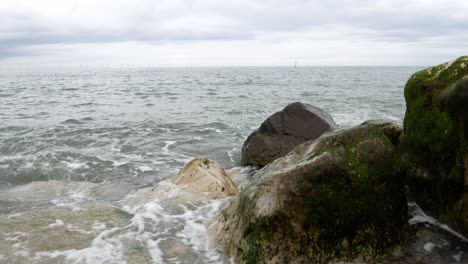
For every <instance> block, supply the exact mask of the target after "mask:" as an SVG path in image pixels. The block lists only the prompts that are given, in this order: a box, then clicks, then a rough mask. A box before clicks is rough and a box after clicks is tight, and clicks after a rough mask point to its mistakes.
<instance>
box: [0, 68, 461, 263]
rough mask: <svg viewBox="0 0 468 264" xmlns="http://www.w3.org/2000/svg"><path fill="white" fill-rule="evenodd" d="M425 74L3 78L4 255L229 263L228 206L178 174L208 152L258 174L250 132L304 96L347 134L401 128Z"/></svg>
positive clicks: (247, 71) (42, 259)
mask: <svg viewBox="0 0 468 264" xmlns="http://www.w3.org/2000/svg"><path fill="white" fill-rule="evenodd" d="M416 70H417V68H398V67H395V68H392V67H389V68H372V67H367V68H366V67H357V68H333V67H326V68H320V67H311V68H306V67H304V68H298V69H295V70H294V69H290V68H274V67H271V68H219V69H216V68H212V69H202V68H201V69H138V70H136V69H135V70H125V71H124V70H121V69H114V70H110V69H109V70H108V69H101V70H90V69H87V70H74V71H67V70H60V71H58V72H48V71H40V72H34V71H30V72H7V73H4V72H0V77H1V78H0V87H2V92H1V93H2V95H3V96H1V95H0V105H1V106H2V115H0V204H1V205H2V207H1V208H0V260H2V261H3V260H4V259H6V260H8V261H9V262H18V263H31V262H32V263H105V262H107V263H190V264H194V263H229V262H231V261H232V260H231V259H229V258H227V257H226V256H223V255H221V254H220V253H219V252H216V251H213V250H210V249H209V248H208V247H207V245H208V241H207V237H206V233H205V229H204V220H206V219H207V218H209V217H210V216H211V215H213V214H214V213H215V212H216V211H217V210H218V209H219V208H220V207H221V206H223V204H225V203H226V202H227V200H228V199H221V200H213V201H211V200H206V199H205V200H204V199H201V198H200V197H194V196H193V195H191V194H190V195H189V194H184V193H183V192H182V191H181V190H179V189H178V188H177V187H175V186H174V184H173V183H171V181H170V180H169V179H171V177H174V176H175V175H176V174H177V172H178V171H179V170H180V169H181V168H182V167H183V166H184V165H185V164H186V163H187V162H189V161H190V160H191V159H192V158H194V157H199V156H205V157H207V158H209V159H212V160H215V161H217V162H219V163H220V164H222V165H223V166H224V167H225V168H227V169H229V171H230V172H231V173H233V180H234V181H235V183H236V184H237V185H238V186H239V187H240V188H242V187H243V186H244V185H245V183H246V179H247V178H249V176H250V175H252V174H253V173H254V172H255V170H254V169H253V168H250V167H239V164H240V160H241V157H240V156H241V147H242V143H243V142H244V140H245V138H246V137H247V136H248V135H249V134H250V133H251V132H252V131H253V130H255V129H257V128H258V126H259V125H260V124H261V123H262V122H263V120H265V119H266V118H267V117H268V116H269V115H271V114H272V113H274V112H276V111H279V110H281V109H282V108H283V107H284V106H286V105H287V104H288V103H291V102H295V101H302V102H306V103H310V104H313V105H316V106H318V107H321V108H323V109H324V110H325V111H327V112H328V113H330V114H331V116H332V117H333V118H334V119H335V121H336V122H337V123H338V125H339V126H340V127H346V126H350V125H356V124H359V123H361V122H362V121H364V120H366V119H370V118H379V119H382V118H387V119H388V118H389V119H392V120H396V121H398V122H401V120H402V118H403V113H404V110H405V109H404V99H403V87H404V83H405V81H406V80H407V78H408V77H409V76H410V75H411V73H412V72H414V71H416ZM383 76H384V77H383ZM158 183H159V185H158V186H160V187H159V188H160V189H159V191H158V190H157V188H156V189H154V191H153V186H154V185H156V184H158ZM161 188H162V189H161ZM181 194H182V197H181ZM175 197H179V198H175ZM3 205H4V206H3ZM64 234H65V235H64ZM433 250H434V251H435V250H436V248H433ZM458 254H459V253H458V252H456V253H454V254H452V255H454V257H453V258H455V259H456V257H458V256H459V258H460V259H461V260H462V261H463V258H464V257H465V256H464V255H458Z"/></svg>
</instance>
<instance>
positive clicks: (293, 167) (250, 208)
mask: <svg viewBox="0 0 468 264" xmlns="http://www.w3.org/2000/svg"><path fill="white" fill-rule="evenodd" d="M401 131H402V129H401V127H400V126H399V125H397V124H394V123H388V122H380V121H373V122H366V123H364V124H362V125H360V126H357V127H354V128H351V129H347V130H338V131H334V132H330V133H327V134H324V135H323V136H322V137H320V138H318V139H317V140H315V141H309V142H306V143H303V144H301V145H299V146H297V147H296V148H295V149H294V150H292V151H291V152H290V153H289V154H288V155H286V156H284V157H282V158H279V159H277V160H275V161H273V162H272V163H270V164H269V165H267V166H266V167H264V168H263V169H261V170H259V171H258V172H257V173H256V174H255V175H254V176H253V178H252V180H251V181H250V182H249V184H248V185H247V186H246V187H245V188H244V189H243V190H242V191H241V192H240V194H239V196H238V197H236V198H235V199H234V200H232V201H231V202H230V204H228V206H227V207H226V208H225V209H223V210H221V212H220V213H219V214H218V215H216V216H215V217H214V218H212V219H211V221H210V222H209V225H208V230H209V234H210V235H211V238H212V241H211V243H212V244H213V245H218V248H220V249H222V250H224V251H226V252H227V253H228V254H231V255H232V256H233V257H234V260H235V262H236V263H328V262H330V261H342V260H343V261H349V260H356V259H360V260H364V261H369V262H374V261H376V260H378V259H380V258H381V257H382V256H383V255H385V254H386V253H388V252H389V251H392V249H393V248H395V247H398V246H399V245H402V244H404V243H405V242H406V241H407V237H408V221H407V204H406V198H405V193H404V190H403V179H402V177H401V175H400V173H399V170H398V168H397V166H395V165H396V164H397V163H396V161H397V154H396V147H395V143H398V138H399V137H400V134H401Z"/></svg>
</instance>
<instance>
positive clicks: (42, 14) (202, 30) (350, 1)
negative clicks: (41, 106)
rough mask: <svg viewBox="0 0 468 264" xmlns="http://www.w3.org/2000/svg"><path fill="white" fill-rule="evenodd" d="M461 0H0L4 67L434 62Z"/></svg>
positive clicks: (455, 34)
mask: <svg viewBox="0 0 468 264" xmlns="http://www.w3.org/2000/svg"><path fill="white" fill-rule="evenodd" d="M467 14H468V1H464V0H444V1H442V0H441V1H437V0H432V1H431V0H374V1H371V0H365V1H364V0H327V1H323V0H322V1H318V0H310V1H306V0H284V1H283V0H233V1H231V0H0V65H1V66H8V65H36V66H42V65H106V66H122V65H123V66H241V65H246V66H255V65H266V66H274V65H293V64H294V61H297V62H298V64H299V65H432V64H436V63H440V62H443V61H447V60H450V59H453V58H456V57H458V56H461V55H466V54H468V16H467Z"/></svg>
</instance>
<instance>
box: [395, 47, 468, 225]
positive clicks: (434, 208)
mask: <svg viewBox="0 0 468 264" xmlns="http://www.w3.org/2000/svg"><path fill="white" fill-rule="evenodd" d="M467 63H468V56H464V57H460V58H458V59H457V60H455V61H452V62H448V63H445V64H441V65H438V66H434V67H430V68H428V69H424V70H421V71H419V72H417V73H415V74H413V76H411V78H410V79H409V80H408V82H407V84H406V86H405V100H406V106H407V109H406V114H405V118H404V134H403V136H402V140H401V145H400V146H399V153H400V155H401V161H402V162H401V164H402V167H403V169H404V170H405V171H407V180H408V184H409V185H410V187H411V188H412V190H413V191H414V192H415V194H416V195H417V196H418V197H417V200H418V202H419V203H421V205H422V206H423V207H424V208H425V209H429V211H430V212H431V213H432V214H433V215H434V216H436V217H438V218H441V219H442V220H444V221H449V222H458V223H461V222H462V221H460V220H461V219H460V217H459V215H460V214H467V211H468V208H467V207H464V208H460V206H458V207H457V208H459V209H457V210H458V212H455V211H454V206H455V204H460V202H458V201H459V200H460V199H461V197H462V196H463V193H464V192H466V191H465V189H466V188H467V186H466V184H464V182H466V180H465V179H466V178H467V169H468V168H467V164H466V163H465V162H464V160H466V159H467V158H468V148H467V135H466V134H467V127H466V126H467V125H466V122H467V121H466V120H467V116H466V110H467V108H468V105H467V101H466V93H467V92H466V89H468V86H466V77H465V76H468V67H466V64H467ZM463 77H465V78H463ZM463 80H465V83H461V84H460V82H462V81H463ZM463 96H464V97H463ZM459 210H462V212H460V211H459ZM466 231H468V226H465V232H466Z"/></svg>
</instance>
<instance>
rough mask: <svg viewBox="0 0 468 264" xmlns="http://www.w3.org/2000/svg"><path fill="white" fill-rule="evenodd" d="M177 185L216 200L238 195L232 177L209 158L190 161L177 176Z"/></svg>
mask: <svg viewBox="0 0 468 264" xmlns="http://www.w3.org/2000/svg"><path fill="white" fill-rule="evenodd" d="M175 182H176V184H177V185H181V186H184V187H185V188H188V189H190V190H192V191H194V192H201V193H209V194H210V196H212V197H214V198H218V197H226V196H230V195H234V194H237V187H236V185H235V184H234V182H233V181H232V179H231V177H230V176H229V175H228V174H227V173H226V171H225V170H224V169H223V167H221V165H219V164H218V163H216V162H214V161H211V160H209V159H207V158H196V159H193V160H192V161H190V162H189V163H188V164H187V165H186V166H185V167H184V168H183V169H182V170H181V171H180V172H179V174H178V175H177V179H176V181H175Z"/></svg>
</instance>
